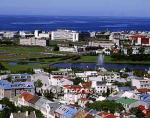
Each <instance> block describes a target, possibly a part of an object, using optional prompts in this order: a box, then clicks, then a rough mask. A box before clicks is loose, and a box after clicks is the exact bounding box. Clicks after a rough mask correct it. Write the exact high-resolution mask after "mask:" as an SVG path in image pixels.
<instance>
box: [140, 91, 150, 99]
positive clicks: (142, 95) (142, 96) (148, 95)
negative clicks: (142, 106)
mask: <svg viewBox="0 0 150 118" xmlns="http://www.w3.org/2000/svg"><path fill="white" fill-rule="evenodd" d="M140 97H141V98H142V99H143V100H144V99H146V98H148V97H150V94H144V93H143V94H140Z"/></svg>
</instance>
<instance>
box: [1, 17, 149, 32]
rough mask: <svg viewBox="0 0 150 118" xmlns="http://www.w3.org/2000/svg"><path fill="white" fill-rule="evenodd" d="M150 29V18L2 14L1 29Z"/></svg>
mask: <svg viewBox="0 0 150 118" xmlns="http://www.w3.org/2000/svg"><path fill="white" fill-rule="evenodd" d="M56 29H70V30H77V31H108V30H109V31H130V30H136V31H150V18H137V17H132V18H129V17H81V16H73V17H69V16H4V15H3V16H0V30H1V31H19V30H25V31H33V30H44V31H52V30H56Z"/></svg>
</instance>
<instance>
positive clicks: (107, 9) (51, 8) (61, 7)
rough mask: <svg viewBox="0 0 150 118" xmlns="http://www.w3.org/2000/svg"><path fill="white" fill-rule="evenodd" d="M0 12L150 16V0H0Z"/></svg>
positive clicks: (5, 13)
mask: <svg viewBox="0 0 150 118" xmlns="http://www.w3.org/2000/svg"><path fill="white" fill-rule="evenodd" d="M0 14H4V15H7V14H12V15H14V14H15V15H54V16H60V15H62V16H132V17H133V16H138V17H150V0H0Z"/></svg>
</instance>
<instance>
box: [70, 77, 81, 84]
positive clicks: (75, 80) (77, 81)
mask: <svg viewBox="0 0 150 118" xmlns="http://www.w3.org/2000/svg"><path fill="white" fill-rule="evenodd" d="M72 81H73V84H74V85H79V84H80V83H83V82H84V81H83V80H82V79H81V78H80V77H77V78H75V79H73V80H72Z"/></svg>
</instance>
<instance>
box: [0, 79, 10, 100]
mask: <svg viewBox="0 0 150 118" xmlns="http://www.w3.org/2000/svg"><path fill="white" fill-rule="evenodd" d="M4 97H7V98H10V97H11V83H9V82H8V81H7V80H0V99H1V98H4Z"/></svg>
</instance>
